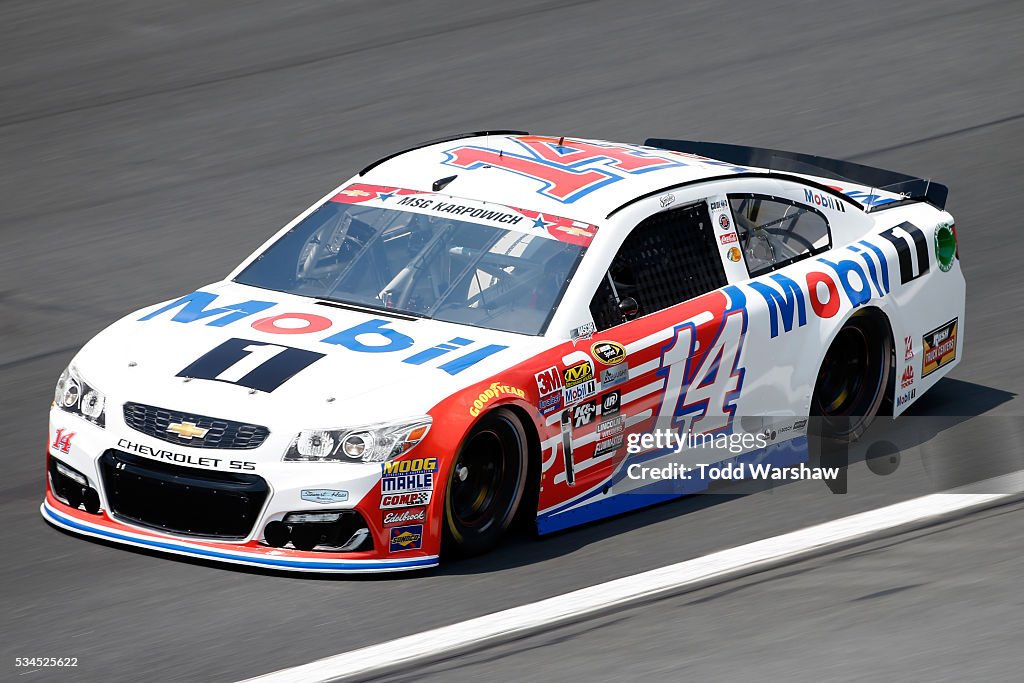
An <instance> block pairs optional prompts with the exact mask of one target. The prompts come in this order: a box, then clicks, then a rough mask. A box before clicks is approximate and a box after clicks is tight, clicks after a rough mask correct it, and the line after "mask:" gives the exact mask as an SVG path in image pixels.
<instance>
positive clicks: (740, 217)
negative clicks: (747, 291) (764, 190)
mask: <svg viewBox="0 0 1024 683" xmlns="http://www.w3.org/2000/svg"><path fill="white" fill-rule="evenodd" d="M729 207H730V209H732V215H733V219H734V222H735V223H736V233H737V235H738V236H739V241H740V249H741V250H742V251H743V257H744V260H745V261H746V263H747V272H748V273H749V274H750V277H756V276H758V275H763V274H764V273H770V272H772V271H775V270H778V269H779V268H782V267H784V266H788V265H789V264H790V263H795V262H797V261H800V260H803V259H805V258H810V257H811V256H814V255H816V254H820V253H822V252H824V251H828V250H829V249H830V248H831V247H832V235H831V233H830V232H829V226H828V221H827V220H826V219H825V215H824V214H823V213H822V212H821V211H819V210H817V209H815V208H813V207H810V206H807V205H805V204H800V203H798V202H794V201H791V200H789V199H781V198H779V197H770V196H767V195H760V194H730V195H729Z"/></svg>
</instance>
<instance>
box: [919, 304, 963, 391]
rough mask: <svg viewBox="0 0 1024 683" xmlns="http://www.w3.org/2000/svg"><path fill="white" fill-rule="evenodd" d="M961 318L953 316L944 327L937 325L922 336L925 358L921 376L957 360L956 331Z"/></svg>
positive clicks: (925, 375) (922, 362) (922, 363)
mask: <svg viewBox="0 0 1024 683" xmlns="http://www.w3.org/2000/svg"><path fill="white" fill-rule="evenodd" d="M958 324H959V318H953V319H952V320H950V321H949V322H948V323H946V324H945V325H943V326H942V327H937V328H935V329H934V330H932V331H931V332H929V333H928V334H926V335H924V337H923V338H922V344H921V347H922V349H923V350H924V358H923V360H922V361H921V376H922V377H927V376H928V375H930V374H932V373H933V372H935V371H936V370H938V369H939V368H942V367H945V366H947V365H949V364H950V363H952V362H953V361H954V360H956V333H957V326H958Z"/></svg>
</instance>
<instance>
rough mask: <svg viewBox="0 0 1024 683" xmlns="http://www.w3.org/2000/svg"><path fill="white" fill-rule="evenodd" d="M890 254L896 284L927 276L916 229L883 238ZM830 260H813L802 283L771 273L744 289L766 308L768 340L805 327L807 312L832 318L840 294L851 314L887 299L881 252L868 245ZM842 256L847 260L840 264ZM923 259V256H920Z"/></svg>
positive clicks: (906, 225)
mask: <svg viewBox="0 0 1024 683" xmlns="http://www.w3.org/2000/svg"><path fill="white" fill-rule="evenodd" d="M881 236H882V238H883V239H885V240H886V241H887V242H888V243H889V245H890V246H891V247H893V250H894V251H895V252H896V258H897V261H898V263H899V269H900V283H901V284H907V283H908V282H911V281H912V280H914V279H916V278H918V277H920V276H921V275H922V274H924V273H927V272H928V250H927V241H926V240H925V237H924V233H923V232H921V230H920V228H917V227H916V226H914V225H912V224H911V223H902V224H900V225H898V226H896V227H894V228H890V229H889V230H886V231H885V232H883V233H882V235H881ZM834 251H835V252H837V254H830V255H829V257H828V258H826V257H824V256H822V257H819V258H817V259H815V261H814V263H815V264H817V266H818V268H816V269H814V270H811V271H808V272H807V273H805V274H804V276H803V278H802V280H801V281H798V280H794V279H793V278H791V277H789V276H787V275H783V274H782V273H772V274H771V275H769V276H767V277H765V278H762V279H760V280H757V281H753V282H750V283H749V284H747V285H745V287H747V288H749V289H752V290H753V291H754V292H756V293H757V294H758V295H760V296H761V297H762V298H763V299H764V301H765V303H766V304H767V306H768V313H769V316H768V319H769V328H770V334H771V337H772V338H773V339H774V338H775V337H777V336H779V335H780V334H783V333H785V332H790V331H791V330H792V329H793V326H794V323H795V324H796V326H797V327H803V326H804V325H806V324H807V315H808V308H809V309H810V311H811V313H813V314H814V315H816V316H818V317H819V318H831V317H833V316H835V315H836V314H837V313H839V310H840V308H841V305H842V299H841V297H840V290H841V291H842V292H843V294H845V295H846V299H847V300H848V301H849V302H850V305H851V306H852V307H853V308H857V307H858V306H861V305H863V304H866V303H867V302H869V301H871V299H872V297H874V296H879V297H881V296H884V295H886V294H888V293H889V290H890V284H889V262H888V260H887V258H886V255H885V253H884V252H883V250H882V247H881V246H879V245H877V244H875V243H873V242H870V241H868V240H861V241H859V242H857V243H855V244H851V245H848V246H847V247H846V248H845V250H834ZM843 251H845V252H846V253H847V254H848V255H849V258H843V257H842V256H843ZM922 254H923V255H922Z"/></svg>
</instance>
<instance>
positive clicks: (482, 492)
mask: <svg viewBox="0 0 1024 683" xmlns="http://www.w3.org/2000/svg"><path fill="white" fill-rule="evenodd" d="M502 423H504V421H502ZM501 426H502V427H504V428H502V429H501V430H500V431H501V432H507V434H504V435H503V434H502V433H499V431H498V430H497V429H485V430H481V431H480V432H478V433H476V434H474V435H473V437H472V438H471V439H470V440H469V441H468V442H466V444H465V445H464V446H463V448H462V451H461V453H460V454H459V458H458V460H457V461H456V462H455V466H454V467H455V469H454V472H453V474H452V482H451V493H450V512H451V516H452V520H453V521H454V522H455V524H456V526H457V527H458V528H459V529H462V530H466V531H469V530H474V531H484V530H486V529H488V528H489V527H490V526H491V525H492V524H494V523H496V522H503V521H504V520H505V518H506V517H507V515H508V513H509V510H510V509H511V507H512V506H513V505H514V502H515V499H516V494H517V488H518V486H519V479H520V477H519V472H518V463H519V460H520V451H519V450H518V448H520V447H521V444H520V443H519V439H518V435H517V434H516V432H515V430H514V429H512V428H511V426H510V425H505V424H502V425H501ZM510 439H511V440H510Z"/></svg>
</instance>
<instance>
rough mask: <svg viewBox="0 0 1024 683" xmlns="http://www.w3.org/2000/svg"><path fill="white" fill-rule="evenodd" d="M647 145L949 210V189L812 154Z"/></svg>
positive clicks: (651, 141)
mask: <svg viewBox="0 0 1024 683" xmlns="http://www.w3.org/2000/svg"><path fill="white" fill-rule="evenodd" d="M644 144H645V145H647V146H648V147H659V148H661V149H668V150H672V151H674V152H686V153H688V154H696V155H698V156H702V157H708V158H709V159H716V160H718V161H724V162H727V163H730V164H736V165H737V166H755V167H758V168H766V169H768V170H770V171H781V172H789V173H804V174H807V175H816V176H819V177H823V178H830V179H832V180H848V181H850V182H852V183H856V184H858V185H866V186H868V187H870V188H873V189H876V190H885V191H887V192H893V193H895V194H899V195H902V196H903V198H904V200H923V201H926V202H928V203H929V204H931V205H933V206H935V207H936V208H939V209H944V208H946V197H947V196H948V195H949V188H947V187H946V186H945V185H940V184H939V183H935V182H932V181H931V180H925V179H924V178H916V177H914V176H912V175H907V174H905V173H898V172H896V171H886V170H883V169H881V168H875V167H873V166H865V165H863V164H857V163H854V162H852V161H841V160H839V159H828V158H826V157H818V156H814V155H812V154H800V153H799V152H783V151H781V150H777V149H765V148H763V147H745V146H743V145H729V144H725V143H721V142H700V141H698V140H667V139H663V138H648V139H647V140H646V141H645V142H644ZM898 203H900V202H891V203H888V204H881V205H879V206H876V207H871V206H867V207H865V210H867V211H871V210H872V209H884V208H889V207H892V206H895V205H896V204H898Z"/></svg>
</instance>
